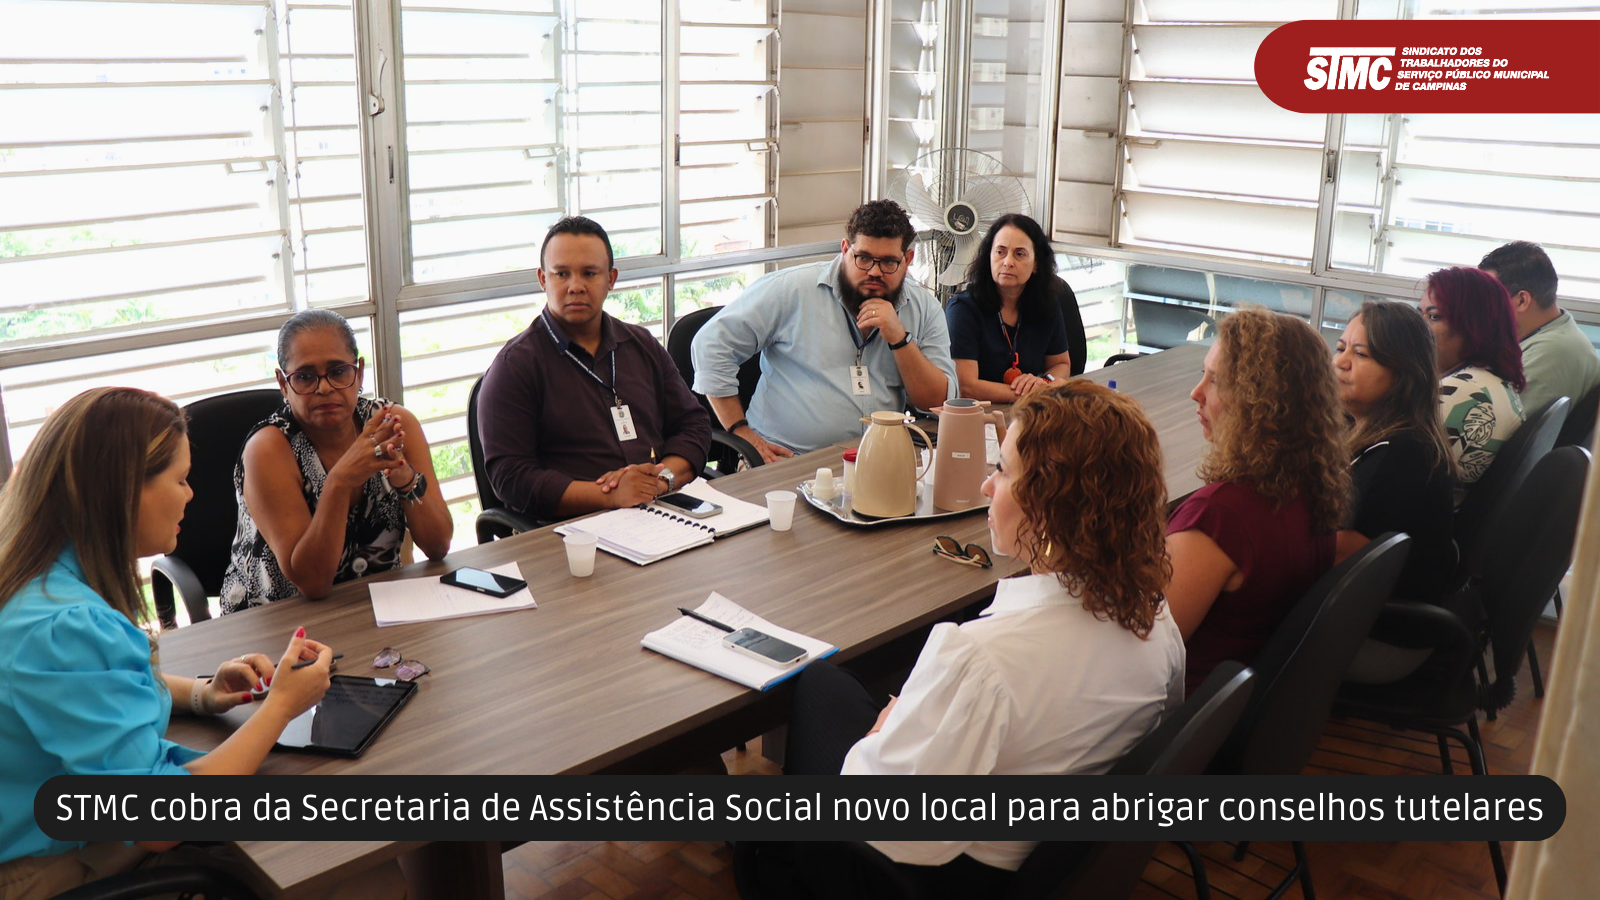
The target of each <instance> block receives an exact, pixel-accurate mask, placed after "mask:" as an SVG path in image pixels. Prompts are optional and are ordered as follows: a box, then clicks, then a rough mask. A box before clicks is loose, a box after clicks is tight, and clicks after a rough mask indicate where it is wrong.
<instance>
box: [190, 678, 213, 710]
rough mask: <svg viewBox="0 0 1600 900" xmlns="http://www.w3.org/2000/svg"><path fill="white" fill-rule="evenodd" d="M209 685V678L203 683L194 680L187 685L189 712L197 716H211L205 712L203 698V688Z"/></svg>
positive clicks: (197, 679)
mask: <svg viewBox="0 0 1600 900" xmlns="http://www.w3.org/2000/svg"><path fill="white" fill-rule="evenodd" d="M210 684H211V679H209V678H208V679H205V680H203V681H202V680H201V679H199V678H196V679H194V680H193V681H191V682H190V683H189V712H191V713H193V714H194V715H197V716H208V715H211V714H210V713H208V712H206V711H205V702H204V700H205V698H204V696H203V695H204V693H205V688H206V687H207V686H208V685H210Z"/></svg>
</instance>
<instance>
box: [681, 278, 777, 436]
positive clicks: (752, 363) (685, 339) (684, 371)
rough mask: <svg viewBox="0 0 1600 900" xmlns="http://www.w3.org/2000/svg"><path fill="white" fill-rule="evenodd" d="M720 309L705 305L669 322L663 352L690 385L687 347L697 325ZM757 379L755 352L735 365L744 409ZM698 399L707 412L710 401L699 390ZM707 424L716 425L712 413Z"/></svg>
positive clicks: (690, 360)
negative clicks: (670, 324)
mask: <svg viewBox="0 0 1600 900" xmlns="http://www.w3.org/2000/svg"><path fill="white" fill-rule="evenodd" d="M721 311H722V307H720V306H708V307H706V308H705V309H697V310H695V311H694V312H691V313H689V314H688V315H686V316H684V317H682V318H680V319H679V320H678V321H676V322H674V323H673V325H672V331H670V332H668V333H667V355H668V356H670V357H672V362H673V365H676V366H677V367H678V374H679V375H681V376H683V383H684V384H687V385H689V387H690V388H691V389H692V388H693V387H694V356H693V354H692V352H691V348H692V347H693V345H694V336H695V335H696V334H699V333H700V329H701V327H703V326H704V325H705V324H706V322H709V321H710V320H711V317H712V316H714V315H716V314H717V313H719V312H721ZM760 380H761V354H759V353H758V354H756V355H755V356H752V357H750V358H749V359H747V360H745V361H744V363H743V364H742V365H740V366H739V405H740V406H743V407H744V408H745V409H749V408H750V398H752V397H754V396H755V395H756V383H757V382H759V381H760ZM695 396H696V397H698V398H699V399H700V405H702V406H704V407H705V408H706V412H711V403H710V401H708V400H706V398H705V397H703V396H701V395H700V394H695ZM711 427H713V428H718V429H720V428H721V427H722V426H721V424H720V423H718V422H717V417H716V414H715V413H713V414H712V416H711Z"/></svg>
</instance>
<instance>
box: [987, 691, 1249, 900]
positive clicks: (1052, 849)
mask: <svg viewBox="0 0 1600 900" xmlns="http://www.w3.org/2000/svg"><path fill="white" fill-rule="evenodd" d="M1254 679H1255V673H1253V672H1252V671H1251V670H1250V669H1247V668H1245V667H1244V665H1242V664H1241V663H1237V662H1233V661H1231V660H1230V661H1228V662H1224V663H1223V664H1221V665H1219V666H1217V668H1216V669H1214V670H1213V671H1212V673H1211V675H1210V676H1209V677H1208V678H1206V680H1205V683H1204V684H1202V685H1201V686H1200V687H1199V689H1198V690H1196V691H1195V692H1194V695H1193V696H1191V697H1190V698H1189V699H1187V700H1185V701H1184V703H1183V705H1182V706H1180V707H1178V709H1177V710H1176V711H1175V712H1173V714H1172V715H1170V716H1168V717H1167V718H1166V719H1165V720H1164V721H1163V722H1162V723H1161V724H1160V725H1158V726H1156V728H1155V729H1154V730H1153V731H1151V732H1150V733H1149V734H1147V735H1145V736H1144V737H1143V738H1142V739H1140V741H1139V742H1138V743H1137V744H1134V745H1133V749H1132V750H1129V751H1128V752H1127V754H1125V755H1124V756H1123V757H1122V759H1120V760H1118V761H1117V764H1116V765H1115V766H1112V767H1111V771H1110V772H1108V773H1107V774H1109V775H1199V774H1201V773H1202V772H1204V771H1205V770H1206V767H1207V766H1208V765H1209V764H1210V763H1211V757H1212V756H1213V755H1215V754H1216V752H1217V748H1218V747H1221V746H1222V742H1223V741H1224V740H1226V739H1227V737H1228V735H1229V734H1230V733H1231V732H1232V731H1233V728H1234V725H1235V724H1236V723H1237V722H1238V721H1239V716H1240V715H1241V714H1242V713H1243V712H1244V709H1245V705H1246V703H1247V702H1248V701H1249V699H1250V692H1251V688H1252V687H1253V684H1252V682H1253V681H1254ZM1154 848H1155V842H1154V841H1115V842H1087V843H1086V842H1082V841H1043V842H1041V843H1040V844H1039V845H1038V846H1037V847H1035V848H1033V852H1032V853H1029V854H1028V858H1027V859H1025V860H1023V863H1022V868H1020V869H1019V870H1018V871H1017V875H1016V878H1014V879H1012V882H1011V885H1010V887H1009V888H1008V889H1007V891H1006V897H1007V900H1035V898H1045V897H1058V896H1068V897H1083V898H1097V900H1100V898H1120V897H1126V896H1128V895H1129V894H1130V893H1132V892H1133V887H1134V885H1135V884H1137V883H1138V881H1139V875H1140V874H1141V873H1142V872H1143V871H1144V868H1145V864H1146V863H1147V862H1148V861H1149V859H1150V853H1151V851H1152V850H1153V849H1154Z"/></svg>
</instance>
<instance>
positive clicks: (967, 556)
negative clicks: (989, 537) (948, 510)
mask: <svg viewBox="0 0 1600 900" xmlns="http://www.w3.org/2000/svg"><path fill="white" fill-rule="evenodd" d="M933 552H934V553H935V554H937V555H939V556H942V557H944V558H945V559H948V560H950V561H951V562H958V563H961V564H962V565H964V566H981V567H983V568H985V569H987V568H990V567H991V566H993V565H994V560H992V559H990V558H989V551H987V550H985V549H983V548H982V547H980V546H978V545H977V544H968V545H966V546H965V547H963V546H961V542H960V541H958V540H956V539H955V538H953V537H951V536H950V535H948V534H941V535H939V536H938V537H936V538H934V539H933Z"/></svg>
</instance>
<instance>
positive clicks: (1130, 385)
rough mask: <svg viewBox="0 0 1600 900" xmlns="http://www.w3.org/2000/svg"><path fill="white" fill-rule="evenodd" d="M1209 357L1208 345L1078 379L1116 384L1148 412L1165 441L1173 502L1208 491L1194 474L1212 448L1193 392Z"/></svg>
mask: <svg viewBox="0 0 1600 900" xmlns="http://www.w3.org/2000/svg"><path fill="white" fill-rule="evenodd" d="M1205 358H1206V348H1205V347H1204V346H1201V345H1200V344H1185V345H1184V346H1181V347H1173V348H1172V349H1171V350H1163V351H1161V352H1160V353H1154V354H1151V355H1150V356H1144V357H1140V358H1139V359H1134V360H1129V361H1128V362H1124V363H1118V364H1117V365H1114V366H1112V367H1110V368H1109V369H1096V370H1094V371H1093V372H1087V373H1085V374H1083V375H1080V376H1079V377H1080V378H1087V379H1089V380H1091V381H1098V382H1099V383H1101V384H1105V383H1106V382H1108V381H1112V380H1115V381H1116V382H1117V390H1118V391H1120V392H1121V393H1124V394H1127V395H1128V396H1130V397H1132V398H1134V399H1135V400H1138V401H1139V405H1140V406H1143V407H1144V411H1145V414H1146V415H1148V416H1149V417H1150V421H1151V422H1153V423H1154V424H1155V426H1156V436H1157V437H1158V438H1159V439H1160V440H1161V465H1162V469H1163V470H1164V471H1165V472H1166V476H1167V498H1168V499H1169V500H1177V499H1179V498H1181V497H1183V496H1185V495H1187V494H1191V493H1193V492H1194V491H1196V490H1198V489H1199V488H1200V487H1202V486H1203V483H1202V482H1201V481H1200V479H1199V478H1198V477H1197V476H1196V475H1195V474H1194V472H1195V469H1196V468H1198V467H1199V465H1200V458H1201V457H1203V456H1205V453H1206V446H1207V445H1206V439H1205V435H1204V434H1202V433H1201V431H1200V422H1199V421H1198V420H1197V419H1196V418H1195V402H1194V401H1193V400H1191V399H1189V392H1190V391H1192V390H1194V386H1195V385H1196V384H1198V383H1199V382H1200V368H1201V364H1202V363H1203V362H1204V361H1205Z"/></svg>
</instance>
